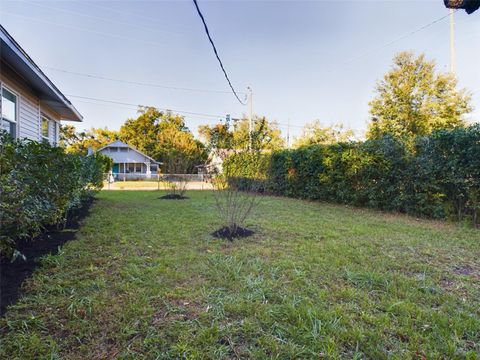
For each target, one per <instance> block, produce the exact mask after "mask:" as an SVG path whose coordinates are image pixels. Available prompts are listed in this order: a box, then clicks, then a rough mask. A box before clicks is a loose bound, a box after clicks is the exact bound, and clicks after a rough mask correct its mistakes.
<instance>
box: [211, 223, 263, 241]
mask: <svg viewBox="0 0 480 360" xmlns="http://www.w3.org/2000/svg"><path fill="white" fill-rule="evenodd" d="M253 234H255V232H254V231H252V230H248V229H245V228H242V227H240V226H238V227H237V230H236V231H235V232H232V231H231V230H230V228H229V227H228V226H225V227H223V228H221V229H219V230H217V231H215V232H214V233H212V236H214V237H216V238H220V239H227V240H230V241H233V240H234V239H236V238H244V237H247V236H251V235H253Z"/></svg>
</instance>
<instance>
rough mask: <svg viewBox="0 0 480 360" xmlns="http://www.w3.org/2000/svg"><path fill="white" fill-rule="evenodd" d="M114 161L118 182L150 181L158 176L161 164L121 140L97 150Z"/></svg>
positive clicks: (115, 175) (113, 171)
mask: <svg viewBox="0 0 480 360" xmlns="http://www.w3.org/2000/svg"><path fill="white" fill-rule="evenodd" d="M97 152H100V153H102V154H104V155H107V156H109V157H110V158H112V160H113V168H112V174H113V176H114V178H115V179H116V180H139V179H145V178H146V179H149V178H151V177H152V175H155V176H156V175H157V174H158V172H159V165H161V163H159V162H157V161H155V160H154V159H152V158H151V157H150V156H147V155H145V154H144V153H142V152H140V151H138V150H137V149H135V148H134V147H133V146H130V145H128V144H126V143H124V142H122V141H120V140H117V141H114V142H112V143H111V144H108V145H107V146H104V147H102V148H100V149H98V150H97Z"/></svg>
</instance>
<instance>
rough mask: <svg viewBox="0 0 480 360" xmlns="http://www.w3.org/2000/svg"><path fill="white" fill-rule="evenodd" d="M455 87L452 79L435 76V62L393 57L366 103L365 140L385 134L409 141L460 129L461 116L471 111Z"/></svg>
mask: <svg viewBox="0 0 480 360" xmlns="http://www.w3.org/2000/svg"><path fill="white" fill-rule="evenodd" d="M456 87H457V81H456V79H455V77H454V76H452V75H451V74H443V73H439V72H437V71H436V68H435V62H433V61H428V60H426V59H425V55H423V54H421V55H419V56H418V57H416V56H415V55H414V54H413V53H411V52H402V53H399V54H397V55H396V56H395V58H394V59H393V66H392V69H391V70H390V71H389V72H388V73H387V74H386V75H385V76H384V78H383V79H382V80H381V81H380V82H379V83H378V84H377V86H376V93H377V95H376V97H375V98H374V99H373V100H372V101H371V102H370V114H371V117H372V122H371V123H370V126H369V129H368V133H367V137H368V138H379V137H381V136H384V135H387V134H388V135H392V136H395V137H399V138H403V139H411V138H413V137H415V136H418V135H427V134H430V133H432V131H434V130H437V129H451V128H455V127H458V126H463V125H464V120H463V115H465V114H467V113H469V112H470V111H471V110H472V108H471V106H470V95H469V94H468V93H467V92H466V91H465V90H457V88H456Z"/></svg>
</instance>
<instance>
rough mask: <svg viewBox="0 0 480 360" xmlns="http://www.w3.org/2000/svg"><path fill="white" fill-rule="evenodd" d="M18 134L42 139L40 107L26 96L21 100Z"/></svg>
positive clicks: (21, 97)
mask: <svg viewBox="0 0 480 360" xmlns="http://www.w3.org/2000/svg"><path fill="white" fill-rule="evenodd" d="M19 103H20V104H19V121H18V128H19V129H18V136H19V137H20V138H27V139H30V140H36V141H38V140H40V117H39V113H40V109H39V106H38V104H34V103H33V102H32V101H30V100H28V99H27V98H25V97H24V96H20V101H19Z"/></svg>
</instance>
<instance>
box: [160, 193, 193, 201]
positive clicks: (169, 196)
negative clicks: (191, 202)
mask: <svg viewBox="0 0 480 360" xmlns="http://www.w3.org/2000/svg"><path fill="white" fill-rule="evenodd" d="M159 199H162V200H185V199H188V196H183V195H178V194H167V195H163V196H160V197H159Z"/></svg>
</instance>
